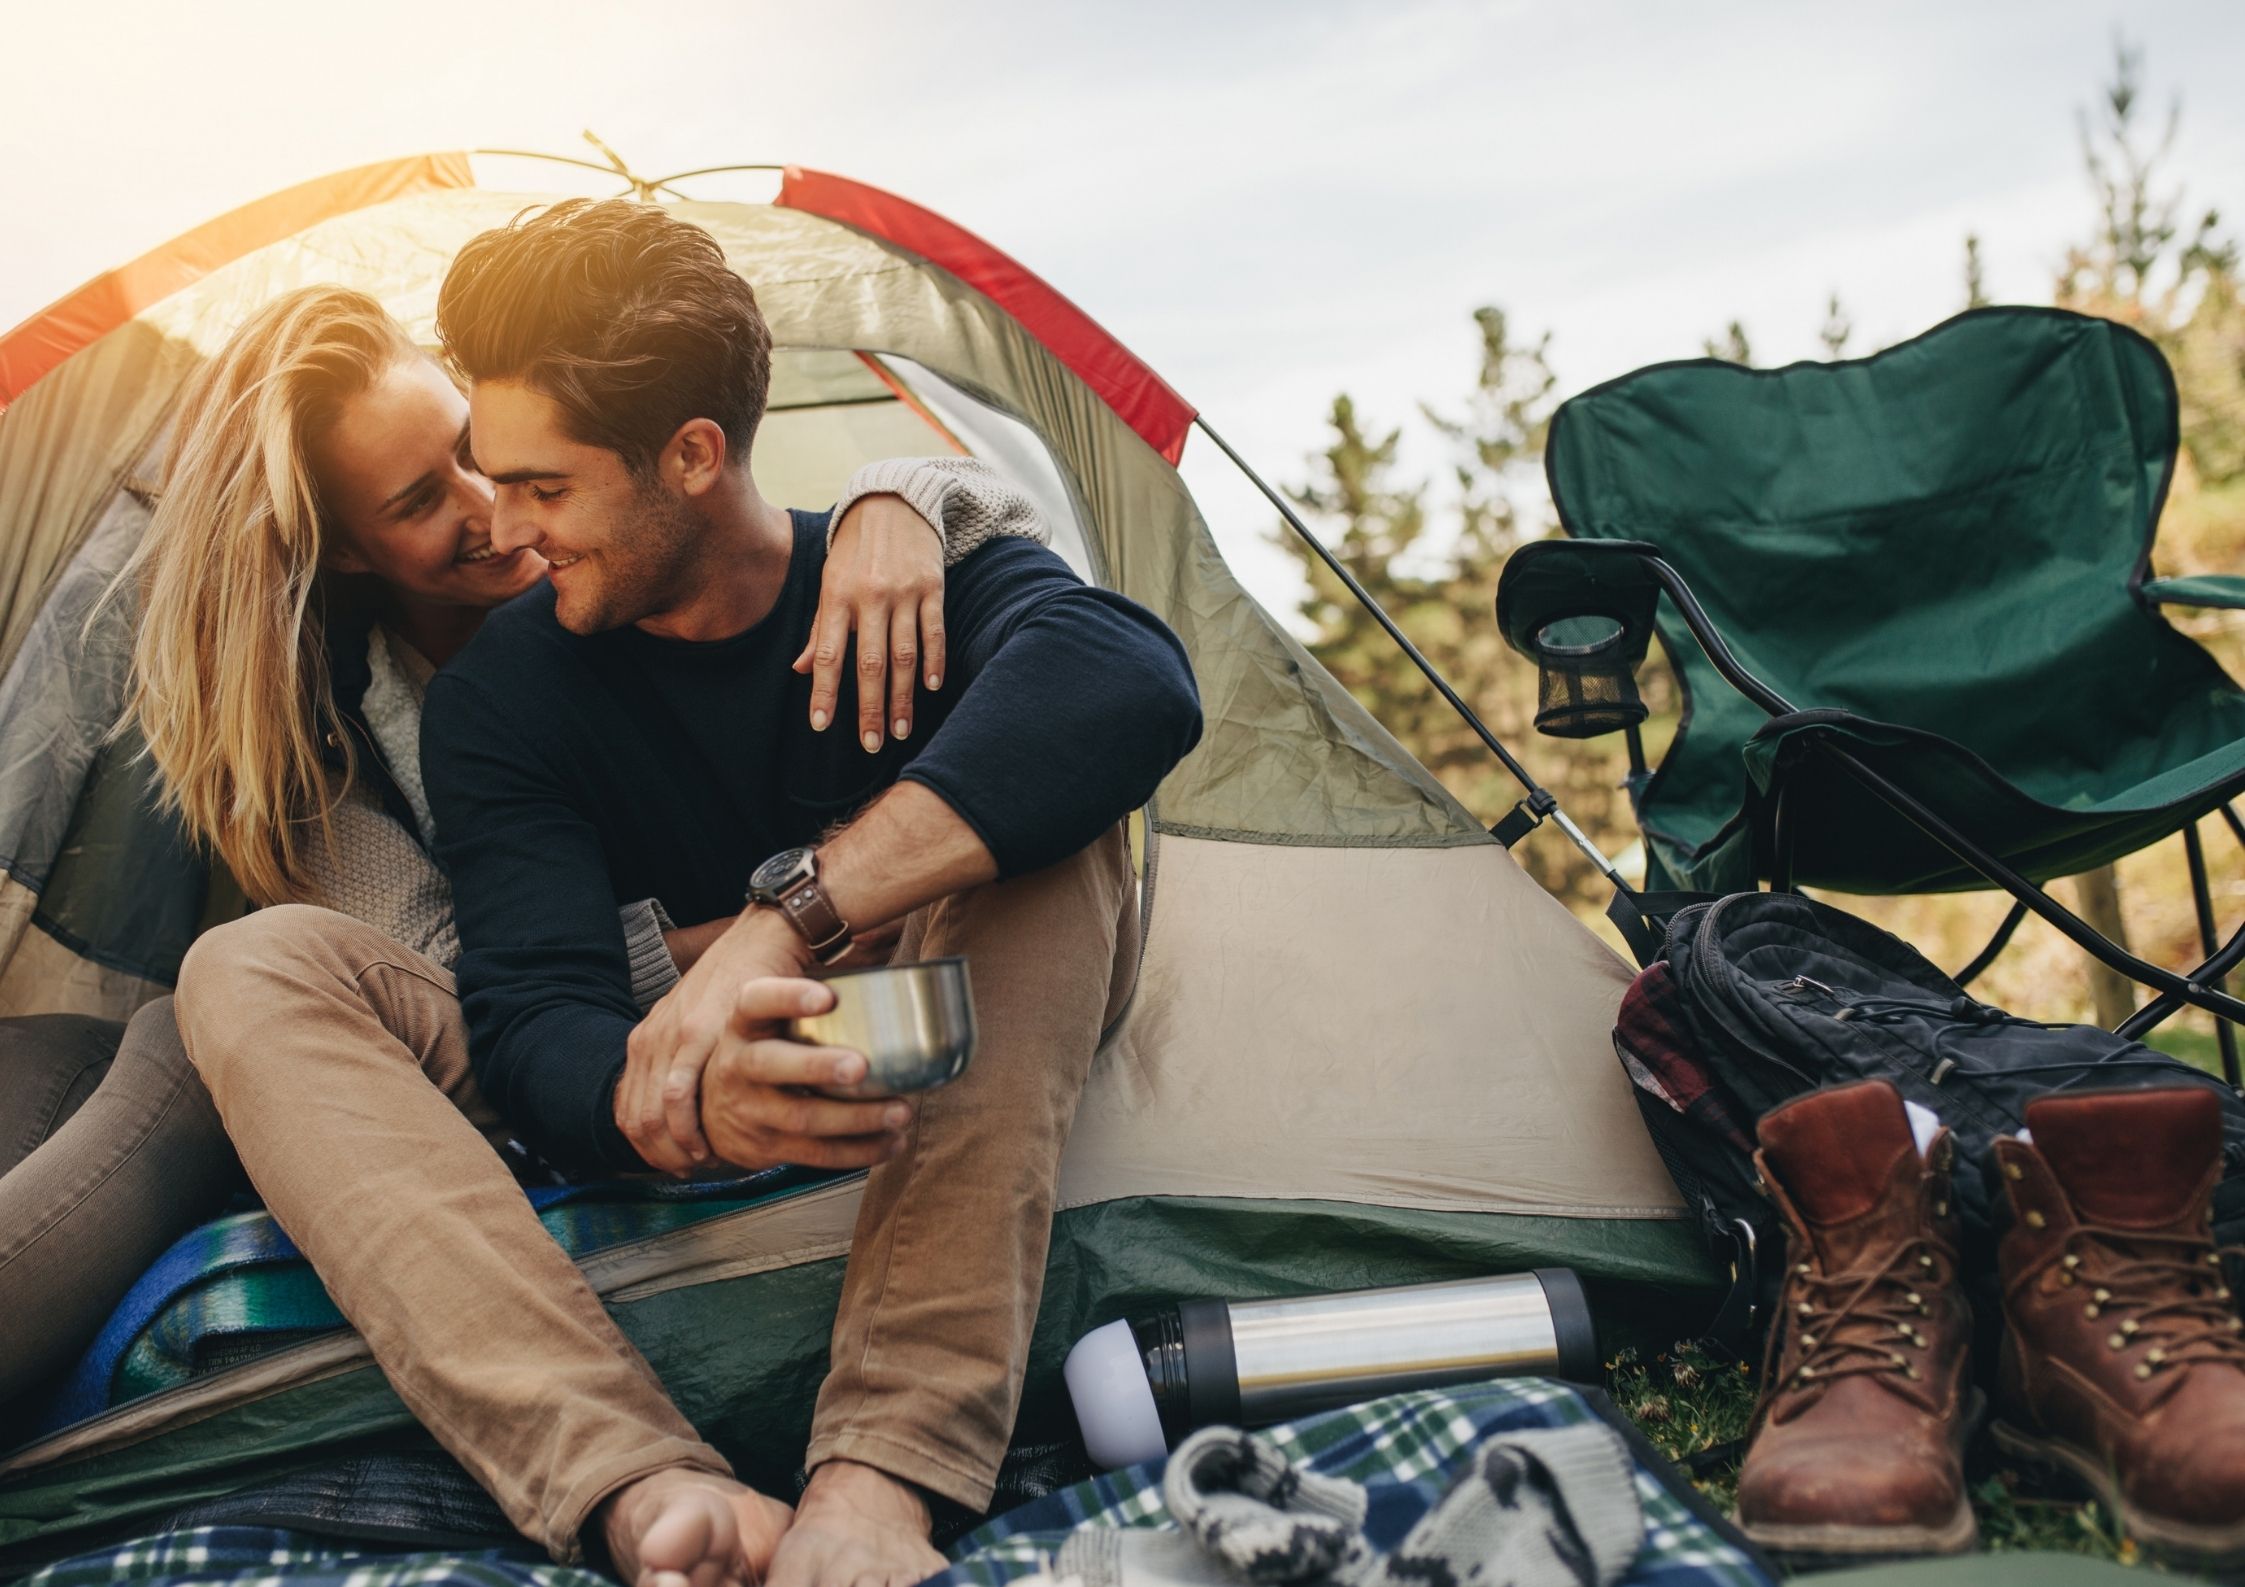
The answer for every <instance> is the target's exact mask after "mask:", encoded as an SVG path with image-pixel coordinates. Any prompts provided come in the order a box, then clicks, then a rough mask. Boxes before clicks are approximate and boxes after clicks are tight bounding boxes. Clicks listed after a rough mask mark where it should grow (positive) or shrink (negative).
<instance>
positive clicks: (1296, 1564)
mask: <svg viewBox="0 0 2245 1587" xmlns="http://www.w3.org/2000/svg"><path fill="white" fill-rule="evenodd" d="M1162 1498H1163V1500H1164V1502H1165V1503H1167V1504H1168V1506H1169V1513H1170V1514H1171V1515H1172V1516H1174V1517H1175V1518H1176V1521H1177V1524H1178V1525H1179V1526H1181V1527H1183V1528H1184V1529H1185V1531H1186V1533H1187V1534H1188V1535H1190V1536H1191V1537H1192V1538H1193V1539H1194V1540H1195V1541H1196V1542H1198V1543H1199V1544H1200V1546H1201V1547H1202V1548H1203V1549H1205V1550H1206V1551H1207V1552H1208V1553H1209V1554H1210V1555H1212V1556H1214V1558H1215V1559H1216V1560H1217V1561H1218V1562H1219V1563H1220V1564H1222V1565H1223V1567H1224V1568H1225V1569H1226V1570H1228V1571H1229V1572H1231V1574H1233V1575H1234V1576H1236V1577H1238V1578H1239V1579H1241V1580H1243V1581H1249V1582H1267V1583H1269V1582H1306V1581H1317V1580H1320V1579H1322V1578H1325V1577H1329V1576H1333V1575H1336V1574H1339V1573H1342V1572H1344V1571H1346V1570H1348V1569H1349V1568H1351V1567H1352V1566H1355V1565H1356V1564H1358V1563H1359V1562H1361V1560H1362V1559H1363V1557H1364V1553H1365V1545H1364V1537H1363V1527H1364V1510H1365V1497H1364V1490H1363V1489H1362V1488H1360V1487H1358V1486H1357V1485H1356V1484H1355V1483H1353V1482H1347V1481H1344V1480H1342V1479H1340V1478H1338V1477H1321V1476H1318V1475H1317V1474H1315V1473H1314V1472H1308V1471H1303V1470H1301V1469H1299V1468H1297V1467H1296V1466H1294V1465H1293V1464H1291V1463H1290V1462H1289V1461H1288V1460H1287V1459H1286V1458H1285V1457H1284V1456H1283V1455H1281V1454H1279V1452H1278V1451H1277V1450H1276V1449H1274V1448H1272V1447H1271V1445H1270V1444H1269V1443H1268V1442H1267V1441H1266V1440H1264V1439H1261V1438H1258V1437H1256V1436H1255V1435H1254V1434H1253V1433H1243V1432H1241V1431H1239V1430H1238V1429H1237V1428H1231V1427H1210V1428H1204V1429H1203V1430H1201V1431H1200V1432H1197V1433H1195V1434H1193V1435H1192V1436H1191V1437H1190V1438H1188V1439H1186V1440H1185V1441H1184V1442H1183V1443H1182V1444H1179V1445H1178V1446H1177V1450H1176V1452H1175V1453H1174V1454H1172V1455H1171V1456H1170V1457H1169V1469H1168V1471H1167V1473H1166V1474H1165V1475H1164V1477H1163V1479H1162Z"/></svg>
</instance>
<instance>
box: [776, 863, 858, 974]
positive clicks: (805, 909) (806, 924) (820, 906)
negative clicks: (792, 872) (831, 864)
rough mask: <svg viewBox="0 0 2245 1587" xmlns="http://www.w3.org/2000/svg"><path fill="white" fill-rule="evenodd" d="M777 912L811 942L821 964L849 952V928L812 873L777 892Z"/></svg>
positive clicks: (805, 939) (812, 951) (812, 949)
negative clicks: (778, 893)
mask: <svg viewBox="0 0 2245 1587" xmlns="http://www.w3.org/2000/svg"><path fill="white" fill-rule="evenodd" d="M779 909H780V913H781V914H783V915H785V916H786V917H787V923H788V924H789V925H791V926H793V927H794V928H795V929H796V930H797V931H798V932H800V933H801V934H802V938H803V940H804V941H805V942H807V943H809V944H810V945H811V953H812V954H813V956H814V957H816V958H817V959H818V961H819V963H821V964H831V963H832V962H833V961H834V960H836V959H839V958H840V957H841V956H842V955H843V954H845V953H847V952H849V951H850V927H849V922H847V921H845V920H844V919H843V918H842V916H841V913H840V912H839V911H838V910H836V909H835V907H834V902H833V900H832V899H830V898H828V897H827V896H826V889H825V888H823V887H821V886H819V880H818V877H817V876H816V875H811V876H805V877H801V878H799V879H797V880H796V882H795V883H794V884H793V885H792V886H790V887H788V888H787V889H786V890H785V891H784V892H782V893H781V894H780V895H779Z"/></svg>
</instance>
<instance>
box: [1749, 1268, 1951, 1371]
mask: <svg viewBox="0 0 2245 1587" xmlns="http://www.w3.org/2000/svg"><path fill="white" fill-rule="evenodd" d="M1939 1262H1940V1257H1939V1251H1938V1248H1937V1247H1936V1246H1935V1245H1934V1243H1933V1242H1932V1241H1931V1240H1928V1239H1925V1238H1923V1237H1920V1238H1918V1239H1913V1240H1905V1241H1903V1242H1902V1243H1901V1244H1899V1245H1897V1246H1896V1247H1895V1248H1894V1249H1893V1250H1892V1251H1891V1252H1889V1253H1888V1255H1887V1257H1886V1260H1885V1261H1883V1262H1881V1263H1880V1264H1879V1265H1878V1266H1877V1267H1875V1268H1873V1269H1871V1270H1870V1271H1868V1272H1864V1271H1862V1270H1859V1269H1858V1270H1850V1271H1848V1272H1844V1273H1836V1274H1826V1273H1823V1272H1821V1271H1819V1270H1818V1268H1817V1266H1816V1265H1814V1264H1812V1263H1808V1262H1802V1263H1799V1264H1797V1265H1796V1266H1795V1267H1794V1269H1793V1285H1792V1287H1791V1292H1790V1294H1791V1303H1792V1304H1791V1310H1792V1314H1793V1315H1792V1318H1791V1321H1792V1322H1793V1324H1794V1335H1795V1337H1796V1338H1797V1339H1798V1340H1799V1341H1800V1344H1801V1357H1800V1360H1799V1361H1798V1362H1797V1363H1795V1365H1794V1367H1793V1370H1792V1372H1791V1373H1790V1374H1789V1375H1788V1377H1787V1380H1786V1381H1787V1382H1788V1383H1790V1384H1793V1385H1796V1386H1799V1387H1803V1388H1813V1387H1814V1386H1816V1385H1818V1384H1823V1383H1830V1382H1832V1381H1833V1380H1835V1379H1837V1378H1844V1377H1853V1376H1857V1375H1862V1374H1886V1373H1892V1374H1894V1375H1897V1376H1900V1377H1906V1378H1910V1379H1913V1380H1914V1379H1916V1378H1918V1377H1920V1376H1922V1374H1921V1373H1920V1371H1919V1369H1918V1361H1919V1359H1920V1357H1921V1356H1922V1354H1923V1352H1924V1350H1925V1348H1926V1345H1927V1343H1928V1341H1927V1339H1926V1335H1925V1331H1924V1328H1923V1327H1922V1326H1921V1324H1922V1323H1923V1321H1924V1319H1926V1318H1928V1317H1930V1316H1931V1315H1932V1312H1933V1306H1932V1302H1931V1300H1930V1299H1929V1296H1930V1295H1931V1293H1932V1292H1933V1290H1934V1289H1935V1288H1936V1287H1937V1286H1938V1285H1939V1284H1941V1283H1943V1282H1945V1279H1944V1278H1943V1277H1942V1274H1941V1270H1940V1265H1939Z"/></svg>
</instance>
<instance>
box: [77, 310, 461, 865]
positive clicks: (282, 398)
mask: <svg viewBox="0 0 2245 1587" xmlns="http://www.w3.org/2000/svg"><path fill="white" fill-rule="evenodd" d="M417 356H420V351H419V349H418V348H416V347H415V346H414V345H413V343H412V341H411V340H410V339H409V338H408V337H407V336H406V334H405V332H404V330H403V329H402V328H401V327H400V326H399V325H398V324H397V322H396V321H395V320H393V319H391V318H390V316H389V315H388V314H387V313H385V312H384V311H383V309H382V306H381V305H380V304H379V303H377V302H375V301H374V299H372V298H370V297H368V296H366V295H365V294H364V293H360V292H352V291H348V290H346V289H344V288H342V287H331V286H320V287H305V288H302V289H300V290H298V291H295V292H291V293H289V294H288V295H287V296H286V297H283V298H279V299H277V300H275V301H274V302H271V303H268V304H267V305H265V307H263V308H262V309H260V310H258V311H257V313H256V314H255V315H253V316H252V317H251V318H250V320H249V321H248V323H246V324H244V325H243V326H242V327H241V329H240V330H238V331H236V332H235V333H234V336H233V338H232V339H231V340H229V341H228V342H227V344H226V346H225V347H224V348H223V349H222V350H221V351H220V352H219V354H218V356H217V357H215V358H213V359H212V360H211V361H210V362H209V363H208V364H206V365H204V366H203V368H202V369H201V370H199V371H198V372H197V373H196V375H195V376H194V378H193V379H192V380H191V381H190V382H189V383H188V387H187V391H186V395H185V397H184V399H183V400H182V404H181V408H180V414H179V421H178V427H177V430H176V433H175V439H174V441H173V443H172V449H171V458H170V461H169V463H168V465H167V467H166V469H165V473H164V487H163V494H162V497H161V499H160V500H159V501H158V503H157V506H156V511H155V516H154V519H153V521H152V522H151V523H150V525H149V528H148V533H147V535H146V537H145V538H144V539H143V541H142V542H141V545H140V548H139V550H138V551H137V552H136V553H135V554H134V557H133V560H132V562H131V563H130V564H129V565H128V566H127V567H126V569H125V571H124V573H123V574H121V575H120V578H119V584H120V586H122V585H124V584H126V583H128V582H134V581H137V583H138V586H139V591H140V597H141V612H140V627H139V634H138V637H137V639H136V640H135V641H134V644H133V659H132V677H131V681H130V684H129V685H128V691H127V697H126V713H127V717H128V719H130V720H132V721H133V722H135V723H136V725H137V726H138V727H139V729H140V732H141V736H142V738H143V739H144V740H145V741H146V743H147V746H148V754H149V756H150V758H151V759H153V760H154V762H155V763H156V767H157V770H158V772H159V773H160V774H161V776H160V783H161V789H162V793H161V797H162V800H163V803H164V805H165V806H166V807H167V808H168V809H170V810H172V811H175V812H176V813H177V814H178V815H179V816H180V818H181V819H182V820H183V821H184V823H185V824H186V826H187V828H188V830H189V831H190V832H191V833H193V834H194V836H195V837H196V838H197V839H198V840H200V841H201V842H202V843H203V844H205V845H206V846H207V847H208V848H210V849H212V850H214V851H215V852H216V853H217V855H218V857H219V858H220V859H221V860H222V861H224V862H225V864H226V866H227V868H228V869H230V870H231V871H232V872H233V873H234V878H235V880H236V881H238V882H239V883H240V884H241V886H242V890H243V891H244V892H245V893H247V894H248V895H249V897H250V898H251V899H252V900H254V901H255V902H257V903H260V904H272V903H280V902H285V901H286V900H288V899H289V898H290V897H292V896H294V895H295V894H296V893H297V892H298V890H299V889H300V887H301V885H302V882H303V877H304V868H303V863H304V853H305V850H304V844H305V842H306V840H307V838H308V837H309V836H310V835H311V833H312V832H313V831H314V830H315V829H316V830H317V831H318V832H319V833H320V834H321V835H322V837H323V839H324V838H325V837H326V836H327V834H328V832H329V826H328V817H329V814H330V812H331V811H332V810H333V809H334V806H335V801H336V799H337V798H339V797H340V796H341V794H342V792H343V791H344V789H346V788H347V787H348V786H349V782H350V776H351V768H352V767H353V766H354V765H355V759H354V757H353V756H352V752H351V745H350V739H349V736H348V735H347V734H346V733H345V731H344V728H343V722H342V718H341V716H340V714H339V713H338V712H337V710H336V707H335V698H334V695H333V693H332V692H331V690H330V688H329V683H328V673H327V653H326V649H325V642H324V633H323V617H322V612H321V603H320V601H319V599H318V593H317V592H318V582H319V581H318V574H319V567H320V552H321V534H322V528H323V525H322V514H321V507H320V501H319V492H318V488H317V486H316V483H315V481H314V479H313V475H312V468H311V464H310V462H309V460H308V456H307V452H308V448H309V446H310V444H311V442H312V441H314V440H315V439H316V438H318V437H319V436H320V435H321V434H323V433H324V432H325V431H326V430H327V428H328V427H329V426H331V425H332V424H333V423H334V422H335V420H336V417H337V416H338V414H339V413H340V412H341V410H342V408H343V405H344V404H345V403H347V402H348V401H350V400H351V398H353V397H355V396H357V395H358V394H359V393H360V392H363V391H365V390H366V389H367V388H368V387H369V386H371V385H373V384H374V382H375V381H376V379H378V378H379V377H380V376H381V374H382V372H383V371H384V370H386V369H388V368H389V367H391V366H392V365H393V364H395V363H397V362H398V361H399V360H401V359H405V358H412V357H417ZM322 737H328V738H330V739H331V741H333V742H336V743H339V744H340V745H341V746H342V749H343V753H344V761H345V773H344V776H343V778H342V779H341V780H340V782H337V781H335V780H333V779H331V778H330V776H329V775H328V772H327V768H326V767H325V766H324V765H323V764H322V761H321V758H320V740H321V739H322Z"/></svg>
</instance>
